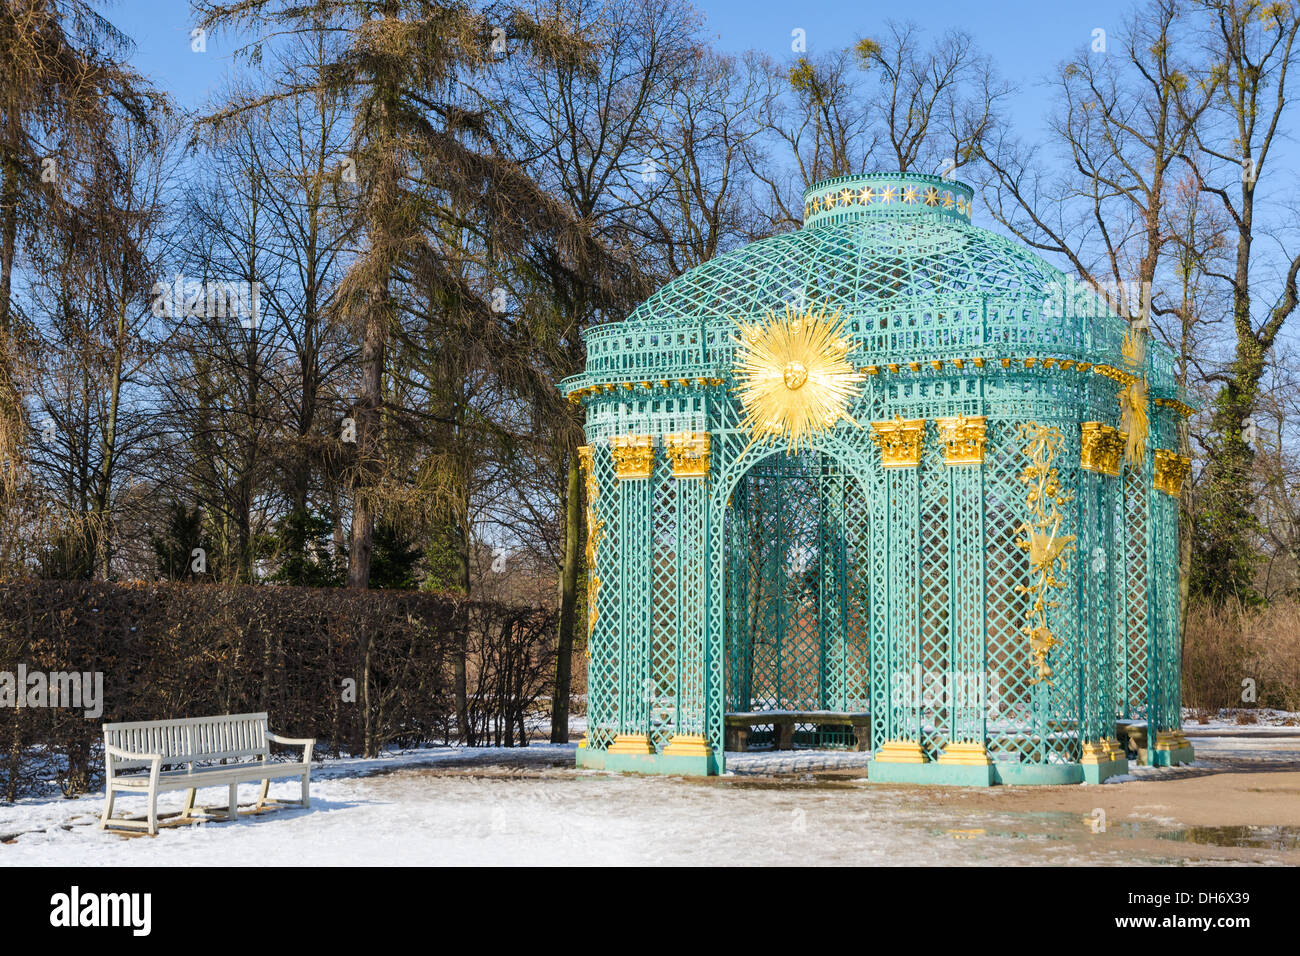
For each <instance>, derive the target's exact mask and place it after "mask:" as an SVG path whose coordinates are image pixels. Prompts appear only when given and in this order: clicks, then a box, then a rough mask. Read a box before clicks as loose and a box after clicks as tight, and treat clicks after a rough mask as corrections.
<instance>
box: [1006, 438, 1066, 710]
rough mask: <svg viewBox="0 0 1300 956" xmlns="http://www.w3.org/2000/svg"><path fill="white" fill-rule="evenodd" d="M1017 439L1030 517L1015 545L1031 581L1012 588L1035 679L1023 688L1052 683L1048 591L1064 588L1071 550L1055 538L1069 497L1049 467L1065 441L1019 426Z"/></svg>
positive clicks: (1052, 606) (1054, 642)
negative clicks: (1020, 605)
mask: <svg viewBox="0 0 1300 956" xmlns="http://www.w3.org/2000/svg"><path fill="white" fill-rule="evenodd" d="M1020 438H1021V439H1022V440H1023V441H1024V442H1025V445H1024V447H1023V449H1022V450H1023V451H1024V454H1025V456H1026V457H1027V458H1028V459H1029V464H1028V465H1027V466H1025V470H1024V471H1022V472H1021V473H1020V480H1021V481H1022V482H1023V483H1024V484H1025V485H1027V486H1028V488H1029V490H1028V492H1027V493H1026V495H1025V504H1026V505H1027V506H1028V507H1029V513H1030V515H1031V518H1030V520H1029V521H1027V522H1025V523H1024V524H1022V525H1021V526H1020V527H1019V528H1017V529H1016V533H1017V534H1019V535H1023V537H1020V538H1017V539H1016V546H1017V547H1019V548H1022V549H1024V550H1025V551H1028V552H1029V573H1030V577H1031V582H1030V583H1029V584H1020V585H1017V586H1016V593H1017V594H1027V595H1029V598H1030V604H1029V610H1027V611H1026V612H1025V625H1026V626H1025V627H1023V628H1021V632H1022V633H1023V634H1024V635H1025V636H1026V637H1027V638H1029V653H1030V656H1031V657H1032V658H1033V664H1034V670H1035V674H1034V676H1033V677H1031V678H1030V679H1029V683H1031V684H1037V683H1039V682H1041V681H1046V682H1047V683H1048V684H1051V683H1052V668H1051V667H1050V666H1049V665H1048V663H1047V655H1048V652H1050V651H1051V650H1052V648H1053V647H1055V646H1056V645H1057V644H1058V643H1059V642H1058V641H1057V639H1056V636H1055V635H1054V634H1053V633H1052V627H1051V622H1050V620H1049V615H1048V612H1049V611H1051V610H1053V609H1055V608H1058V607H1060V602H1059V601H1054V600H1052V592H1053V591H1054V590H1055V589H1057V588H1063V587H1065V586H1066V585H1067V583H1068V582H1066V581H1065V580H1063V579H1064V577H1065V574H1066V563H1067V561H1068V559H1069V554H1070V552H1071V551H1073V550H1074V538H1075V536H1074V535H1072V534H1065V535H1063V534H1061V533H1060V532H1061V521H1062V520H1063V519H1064V515H1062V514H1061V506H1062V505H1064V504H1068V503H1069V502H1070V501H1073V500H1074V494H1073V492H1069V491H1066V490H1065V489H1063V488H1062V487H1061V480H1060V476H1059V475H1058V474H1057V470H1056V468H1055V466H1054V465H1053V464H1052V463H1053V462H1054V461H1055V460H1056V456H1057V453H1058V452H1059V451H1060V449H1061V445H1062V443H1063V442H1064V440H1065V436H1064V435H1062V434H1061V430H1060V429H1059V428H1054V427H1052V426H1049V425H1039V424H1038V423H1037V422H1026V423H1024V424H1022V425H1021V426H1020Z"/></svg>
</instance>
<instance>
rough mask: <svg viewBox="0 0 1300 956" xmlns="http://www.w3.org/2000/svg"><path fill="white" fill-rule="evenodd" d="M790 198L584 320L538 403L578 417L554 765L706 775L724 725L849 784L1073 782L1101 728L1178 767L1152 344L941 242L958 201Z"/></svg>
mask: <svg viewBox="0 0 1300 956" xmlns="http://www.w3.org/2000/svg"><path fill="white" fill-rule="evenodd" d="M804 204H805V209H804V213H805V215H804V226H803V228H802V229H800V230H798V231H796V232H793V233H789V234H786V235H780V236H775V237H772V238H770V239H765V240H762V241H759V242H755V243H752V244H750V245H747V246H745V247H743V248H741V249H738V250H736V251H734V252H731V253H728V254H726V255H723V256H719V257H718V258H716V259H714V260H713V261H711V262H708V263H706V264H704V265H702V266H700V267H698V268H696V269H692V270H691V271H689V272H687V273H685V274H683V275H681V276H679V277H678V278H676V279H674V280H673V281H671V282H669V283H668V284H667V285H665V286H664V287H663V288H662V289H660V290H659V291H658V292H657V293H655V295H653V296H652V297H651V298H650V299H648V300H647V301H646V302H645V303H643V304H642V305H641V306H640V307H639V308H637V309H636V311H635V312H633V314H632V315H631V316H630V317H629V318H628V319H627V321H624V322H619V323H614V324H610V325H606V326H601V327H599V328H595V329H592V330H591V331H590V332H589V333H588V334H587V336H586V342H587V354H588V360H587V367H586V370H585V371H584V372H583V374H581V375H578V376H575V377H573V378H571V379H568V380H566V381H565V382H564V383H563V385H562V388H563V389H564V391H565V392H566V393H567V394H568V396H569V397H570V398H571V399H572V400H573V401H576V402H581V403H582V405H583V406H584V407H585V411H586V435H587V444H586V445H585V446H584V447H583V449H582V450H581V454H582V463H583V468H584V471H585V476H586V492H587V502H588V510H587V527H588V545H587V557H588V567H589V569H590V570H589V572H588V581H587V592H586V594H587V617H588V623H589V638H588V652H587V653H588V682H587V686H588V708H587V720H588V730H587V735H586V737H585V738H584V740H583V742H582V744H581V745H580V747H579V750H578V763H579V765H580V766H584V767H593V768H605V769H614V770H634V771H643V772H652V773H685V774H711V773H721V772H722V771H723V769H724V760H725V753H724V740H725V729H726V727H728V726H729V725H731V724H733V723H736V724H737V725H740V724H743V725H745V727H746V728H747V732H746V736H747V737H748V739H749V741H750V742H751V743H758V744H762V743H764V742H771V743H772V744H773V745H785V746H790V745H793V746H800V745H805V746H814V747H837V746H839V747H852V746H855V745H857V746H862V747H869V748H870V749H871V751H872V757H871V762H870V764H869V768H868V777H869V779H871V780H885V781H905V782H923V783H969V784H983V785H987V784H990V783H997V782H1003V783H1070V782H1079V781H1083V780H1089V781H1100V780H1102V779H1104V778H1105V777H1107V776H1109V775H1112V774H1115V773H1119V772H1123V771H1124V770H1126V769H1127V762H1126V758H1125V753H1124V752H1123V751H1122V750H1121V748H1120V746H1119V744H1118V742H1117V739H1116V738H1117V732H1116V727H1117V721H1133V722H1137V725H1138V726H1142V724H1141V722H1142V721H1145V728H1146V729H1147V731H1146V734H1145V737H1146V740H1145V743H1146V745H1147V748H1148V749H1147V750H1146V753H1147V754H1148V755H1149V759H1150V760H1151V761H1152V762H1155V763H1176V762H1182V761H1186V760H1190V759H1191V756H1192V753H1191V748H1190V747H1189V746H1188V744H1187V741H1186V739H1185V738H1184V737H1183V736H1182V735H1181V733H1180V731H1179V711H1180V691H1179V671H1180V641H1179V588H1178V497H1177V496H1178V494H1179V491H1180V488H1181V485H1182V482H1183V479H1184V477H1185V476H1186V474H1187V471H1188V461H1187V459H1185V458H1183V457H1181V456H1180V455H1179V454H1178V453H1177V448H1178V441H1177V436H1178V425H1179V423H1180V420H1181V416H1183V415H1186V414H1187V413H1188V412H1189V411H1190V409H1189V408H1188V406H1187V405H1186V404H1185V399H1184V397H1183V396H1181V395H1180V393H1179V390H1178V388H1177V387H1176V383H1175V379H1174V375H1173V363H1172V355H1171V353H1170V352H1169V351H1168V350H1167V349H1166V348H1164V347H1163V346H1161V345H1159V344H1155V343H1151V342H1150V341H1149V340H1148V338H1147V336H1146V335H1145V333H1143V332H1141V331H1140V330H1134V329H1132V328H1130V326H1129V324H1128V323H1127V322H1126V321H1125V320H1123V319H1122V318H1120V317H1119V316H1118V315H1117V314H1116V313H1115V312H1114V311H1113V310H1112V309H1111V308H1109V307H1108V305H1107V303H1106V302H1105V301H1104V300H1103V299H1102V298H1100V297H1099V296H1097V295H1096V294H1094V293H1093V292H1092V291H1090V290H1084V289H1081V288H1080V287H1079V286H1078V285H1077V284H1075V283H1074V282H1072V281H1071V280H1070V279H1069V278H1067V276H1066V275H1064V274H1063V273H1062V272H1060V271H1059V270H1057V269H1055V268H1054V267H1052V266H1051V265H1049V264H1048V263H1047V262H1045V261H1043V260H1042V259H1040V258H1038V257H1037V256H1035V255H1033V254H1032V253H1030V252H1028V251H1027V250H1025V249H1022V248H1020V247H1019V246H1017V245H1015V244H1014V243H1012V242H1009V241H1007V240H1006V239H1004V238H1002V237H999V236H997V235H995V234H994V233H991V232H989V231H987V230H984V229H980V228H977V227H975V226H973V225H971V221H970V220H971V190H970V189H969V188H968V187H967V186H965V185H963V184H961V183H957V182H952V181H948V180H944V179H940V178H937V177H931V176H922V175H912V174H906V175H899V174H876V175H867V176H853V177H844V178H839V179H832V180H828V181H825V182H822V183H819V184H818V185H816V186H814V187H813V188H811V189H809V190H808V191H807V193H806V194H805V197H804ZM728 715H731V717H730V718H729V716H728ZM781 737H784V738H785V739H783V740H781V739H778V738H781Z"/></svg>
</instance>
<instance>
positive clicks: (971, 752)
mask: <svg viewBox="0 0 1300 956" xmlns="http://www.w3.org/2000/svg"><path fill="white" fill-rule="evenodd" d="M938 762H939V763H942V764H957V765H959V766H963V767H988V766H990V765H991V764H992V763H993V761H992V760H991V759H989V752H988V751H987V750H986V749H984V745H983V744H977V743H951V744H949V745H948V746H947V747H945V748H944V749H943V753H941V754H939V760H938Z"/></svg>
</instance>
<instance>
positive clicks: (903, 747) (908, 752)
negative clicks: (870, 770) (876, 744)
mask: <svg viewBox="0 0 1300 956" xmlns="http://www.w3.org/2000/svg"><path fill="white" fill-rule="evenodd" d="M875 759H876V762H877V763H929V758H928V757H926V755H925V751H924V750H922V749H921V745H920V744H919V743H918V742H917V741H915V740H887V741H885V744H884V746H882V747H881V748H880V752H879V753H877V754H876V758H875Z"/></svg>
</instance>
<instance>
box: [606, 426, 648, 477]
mask: <svg viewBox="0 0 1300 956" xmlns="http://www.w3.org/2000/svg"><path fill="white" fill-rule="evenodd" d="M613 455H614V474H615V476H616V477H618V478H649V477H650V475H651V474H653V472H654V467H655V440H654V437H653V436H651V435H624V436H619V437H615V438H614V440H613Z"/></svg>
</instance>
